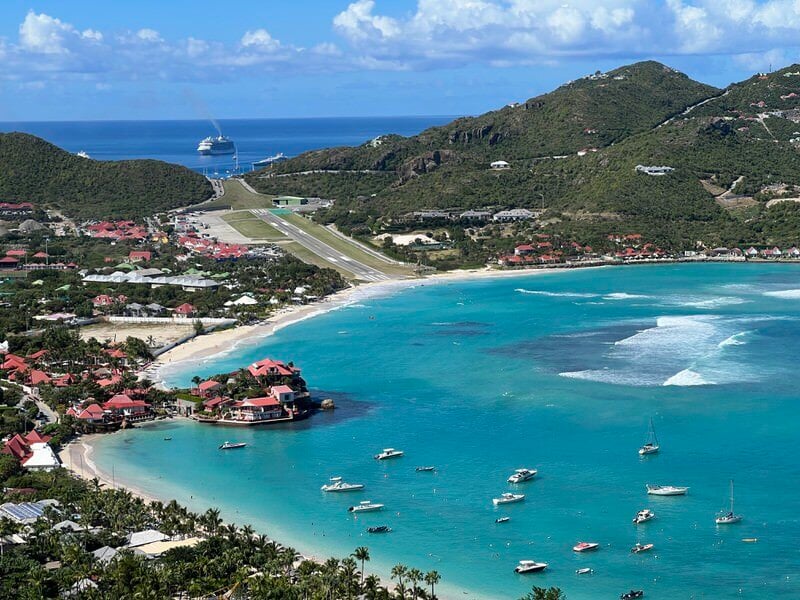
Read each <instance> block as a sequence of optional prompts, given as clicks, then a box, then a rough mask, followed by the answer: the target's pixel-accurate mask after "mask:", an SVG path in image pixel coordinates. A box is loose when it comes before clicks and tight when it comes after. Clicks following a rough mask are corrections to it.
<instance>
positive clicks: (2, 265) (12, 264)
mask: <svg viewBox="0 0 800 600" xmlns="http://www.w3.org/2000/svg"><path fill="white" fill-rule="evenodd" d="M18 266H19V260H17V259H16V258H14V257H13V256H4V257H3V258H0V269H6V270H8V269H16V268H17V267H18Z"/></svg>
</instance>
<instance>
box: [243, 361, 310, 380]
mask: <svg viewBox="0 0 800 600" xmlns="http://www.w3.org/2000/svg"><path fill="white" fill-rule="evenodd" d="M247 370H248V371H249V372H250V374H251V375H252V376H253V377H291V378H292V379H296V378H298V377H300V369H298V368H297V367H295V366H292V365H287V364H285V363H283V362H281V361H279V360H272V359H271V358H265V359H264V360H260V361H258V362H254V363H253V364H252V365H250V366H249V367H247Z"/></svg>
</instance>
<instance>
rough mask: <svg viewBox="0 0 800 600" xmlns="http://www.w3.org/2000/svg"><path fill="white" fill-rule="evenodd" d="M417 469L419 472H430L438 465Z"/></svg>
mask: <svg viewBox="0 0 800 600" xmlns="http://www.w3.org/2000/svg"><path fill="white" fill-rule="evenodd" d="M415 470H416V471H417V473H429V472H431V471H435V470H436V467H417V468H416V469H415Z"/></svg>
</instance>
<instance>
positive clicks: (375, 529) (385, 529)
mask: <svg viewBox="0 0 800 600" xmlns="http://www.w3.org/2000/svg"><path fill="white" fill-rule="evenodd" d="M391 531H392V528H391V527H389V526H388V525H376V526H375V527H367V533H391Z"/></svg>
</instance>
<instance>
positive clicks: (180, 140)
mask: <svg viewBox="0 0 800 600" xmlns="http://www.w3.org/2000/svg"><path fill="white" fill-rule="evenodd" d="M453 118H454V117H451V116H396V117H307V118H286V119H219V120H217V121H216V123H217V124H218V125H219V128H220V130H221V131H222V133H223V134H225V135H226V136H229V137H230V138H231V139H232V140H233V141H234V142H235V143H236V147H237V151H238V159H239V165H240V168H241V170H243V171H245V172H246V171H250V170H251V169H252V163H253V162H254V161H257V160H261V159H263V158H265V157H268V156H273V155H275V154H277V153H279V152H283V153H284V154H285V155H287V156H296V155H298V154H301V153H303V152H306V151H309V150H316V149H320V148H329V147H334V146H357V145H360V144H363V143H364V142H367V141H369V140H371V139H373V138H375V137H377V136H380V135H386V134H390V133H396V134H398V135H403V136H410V135H415V134H417V133H420V132H421V131H423V130H424V129H427V128H428V127H433V126H435V125H443V124H445V123H448V122H450V121H451V120H452V119H453ZM11 131H21V132H24V133H30V134H32V135H36V136H38V137H41V138H44V139H45V140H47V141H48V142H51V143H53V144H55V145H56V146H59V147H61V148H63V149H64V150H67V151H68V152H72V153H77V152H86V153H87V154H89V156H90V157H91V158H94V159H97V160H129V159H142V158H150V159H156V160H163V161H165V162H169V163H175V164H180V165H183V166H185V167H189V168H190V169H193V170H195V171H198V172H200V173H204V174H206V175H209V176H223V177H224V176H227V175H230V173H231V172H232V170H233V168H234V159H233V156H232V155H226V156H201V155H200V154H198V153H197V144H198V143H199V142H200V140H201V139H203V138H205V137H207V136H210V135H212V136H213V135H216V134H217V129H216V127H215V125H214V122H212V121H211V120H209V119H186V120H169V119H167V120H113V121H27V122H26V121H21V122H2V121H0V132H4V133H5V132H11Z"/></svg>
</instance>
